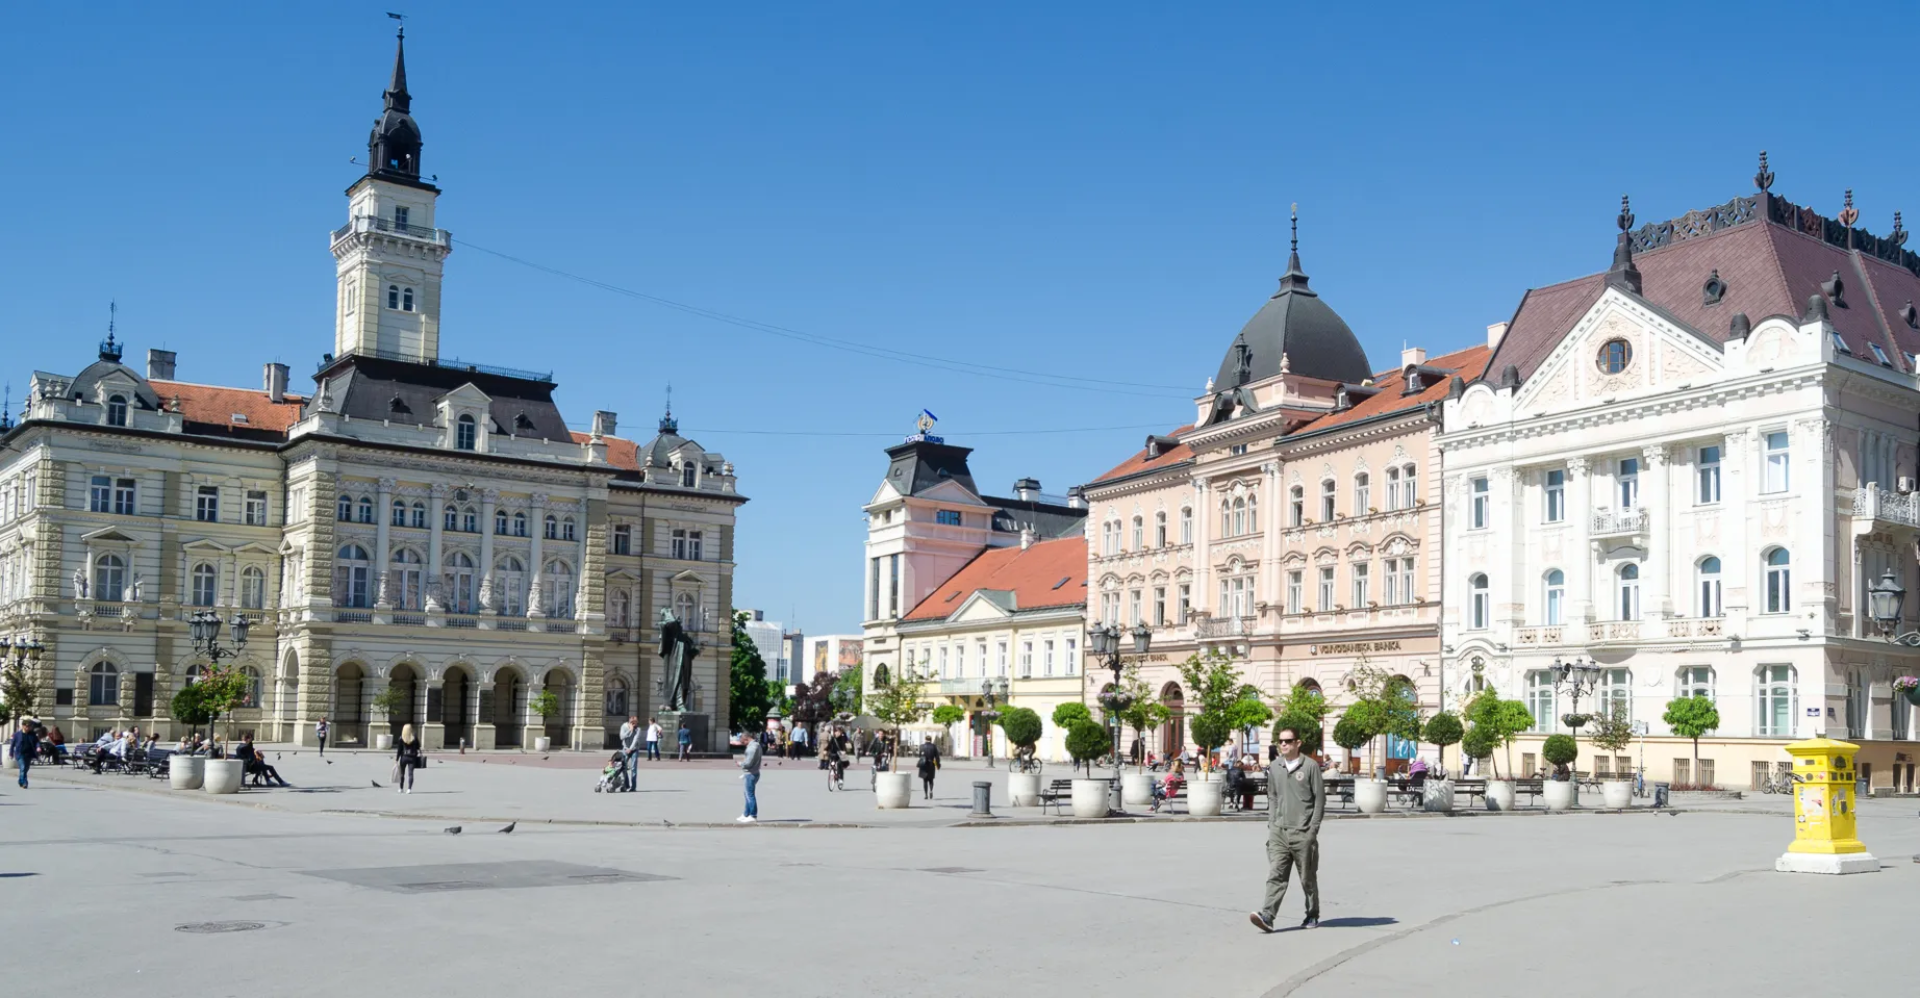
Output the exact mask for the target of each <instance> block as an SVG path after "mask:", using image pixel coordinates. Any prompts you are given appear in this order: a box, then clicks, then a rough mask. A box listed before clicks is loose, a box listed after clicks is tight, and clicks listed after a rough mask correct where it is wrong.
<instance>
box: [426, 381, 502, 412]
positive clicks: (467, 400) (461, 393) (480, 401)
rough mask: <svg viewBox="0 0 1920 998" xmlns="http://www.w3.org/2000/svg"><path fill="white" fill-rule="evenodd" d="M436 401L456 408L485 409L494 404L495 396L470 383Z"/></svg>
mask: <svg viewBox="0 0 1920 998" xmlns="http://www.w3.org/2000/svg"><path fill="white" fill-rule="evenodd" d="M434 401H435V402H440V403H444V404H446V405H449V406H452V407H454V408H467V407H479V408H485V407H487V406H489V405H491V404H493V396H491V395H488V394H487V393H486V392H483V391H481V390H480V389H478V388H475V387H474V385H473V382H471V381H469V382H467V383H466V384H463V385H461V386H460V387H458V388H455V389H454V390H453V391H450V392H448V393H446V394H445V395H442V396H440V397H439V398H437V399H434Z"/></svg>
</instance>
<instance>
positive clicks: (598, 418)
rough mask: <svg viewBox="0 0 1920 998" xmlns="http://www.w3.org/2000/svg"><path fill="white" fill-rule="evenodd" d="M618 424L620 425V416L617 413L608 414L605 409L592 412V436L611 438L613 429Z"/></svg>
mask: <svg viewBox="0 0 1920 998" xmlns="http://www.w3.org/2000/svg"><path fill="white" fill-rule="evenodd" d="M619 424H620V416H619V414H618V413H612V412H608V411H607V410H605V409H595V410H594V412H593V435H594V436H596V437H610V436H613V428H614V427H615V426H618V425H619Z"/></svg>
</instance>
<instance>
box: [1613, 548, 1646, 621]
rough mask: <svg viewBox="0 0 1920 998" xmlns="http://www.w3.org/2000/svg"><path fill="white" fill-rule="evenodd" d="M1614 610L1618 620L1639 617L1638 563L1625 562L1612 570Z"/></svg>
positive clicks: (1637, 618) (1636, 618)
mask: <svg viewBox="0 0 1920 998" xmlns="http://www.w3.org/2000/svg"><path fill="white" fill-rule="evenodd" d="M1613 584H1614V594H1615V601H1614V610H1615V611H1616V612H1618V613H1619V614H1620V616H1619V617H1618V618H1617V619H1619V620H1639V619H1640V612H1641V607H1640V563H1639V562H1633V561H1630V562H1627V563H1626V564H1624V565H1621V566H1620V567H1619V568H1617V569H1615V570H1614V572H1613Z"/></svg>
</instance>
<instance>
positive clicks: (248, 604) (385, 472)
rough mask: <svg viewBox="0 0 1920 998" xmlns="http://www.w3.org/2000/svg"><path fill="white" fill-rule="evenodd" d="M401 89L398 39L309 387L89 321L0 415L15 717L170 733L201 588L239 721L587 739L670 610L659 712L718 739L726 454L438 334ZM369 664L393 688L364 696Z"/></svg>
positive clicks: (439, 244)
mask: <svg viewBox="0 0 1920 998" xmlns="http://www.w3.org/2000/svg"><path fill="white" fill-rule="evenodd" d="M410 104H411V97H410V95H409V93H408V90H407V83H406V70H405V62H404V54H403V53H401V54H396V57H395V62H394V71H393V79H392V83H391V85H390V86H389V88H388V89H387V91H386V94H385V107H384V110H383V113H382V116H381V117H380V119H379V120H378V121H377V123H376V124H375V127H374V131H373V135H372V137H371V139H370V141H369V153H370V163H371V166H370V168H369V170H368V173H367V175H366V176H364V177H361V178H359V179H358V180H357V181H355V183H354V184H353V185H352V186H351V187H350V188H349V189H348V191H347V197H348V204H349V207H348V220H347V223H346V224H345V225H343V226H342V227H340V228H339V229H337V230H335V231H334V232H333V234H332V239H331V248H332V253H333V257H334V261H335V270H336V280H337V285H338V291H339V293H338V298H337V309H336V314H335V329H336V332H335V340H334V347H333V352H331V353H328V354H326V355H325V357H324V358H323V360H322V362H321V363H320V365H319V368H318V371H317V373H316V374H315V376H314V379H315V388H314V390H313V391H312V392H310V393H307V394H305V395H300V394H295V393H293V392H291V391H289V387H288V376H289V371H288V369H287V368H286V366H284V365H280V364H268V365H266V367H265V373H264V376H263V379H262V385H261V387H259V388H228V387H216V386H209V385H202V384H196V383H193V382H190V381H183V380H180V379H179V378H177V377H176V365H177V363H178V358H177V357H176V355H175V354H173V353H172V352H169V351H161V350H154V351H150V353H149V356H148V363H147V370H146V372H145V374H144V375H143V374H142V373H140V372H137V371H135V370H134V369H133V368H131V367H129V366H127V365H126V364H124V363H122V351H123V348H122V346H121V345H120V343H119V342H118V341H117V340H116V339H115V338H114V336H113V334H112V333H111V331H110V333H109V337H108V340H107V341H106V342H105V343H103V344H102V345H101V348H100V351H99V355H98V359H97V360H96V361H95V362H94V363H92V364H90V365H89V366H87V367H86V368H85V369H84V370H82V371H81V372H80V373H78V374H77V375H59V374H52V373H48V372H35V373H34V375H33V378H32V382H31V386H30V391H29V397H28V399H27V401H26V404H25V406H24V409H23V411H22V413H21V418H20V420H19V422H18V423H17V424H7V423H3V422H0V429H3V430H4V432H3V433H0V636H4V637H7V638H11V639H20V640H29V639H34V640H39V641H40V642H42V643H43V644H44V645H45V648H46V651H45V654H44V657H43V659H42V661H41V662H40V664H39V667H38V668H37V670H36V673H35V676H34V678H35V680H36V681H37V683H38V684H39V686H40V688H41V692H42V698H41V702H40V711H41V715H42V718H43V719H44V720H46V721H47V722H48V723H49V724H59V725H61V726H63V727H64V728H65V729H66V731H67V733H68V735H69V737H75V738H86V737H91V736H92V735H93V734H94V733H96V732H98V731H100V730H103V729H106V728H110V727H113V728H118V727H126V726H129V725H134V726H138V727H140V728H142V729H143V730H144V729H158V730H160V731H161V732H162V733H163V734H165V733H170V732H171V730H172V729H173V727H174V725H173V722H172V720H171V717H170V712H169V700H170V698H171V696H172V694H173V693H175V692H176V691H178V689H180V687H181V685H182V684H183V683H185V682H188V681H190V677H191V676H192V674H193V673H194V671H195V670H196V669H198V668H200V667H202V665H203V660H202V659H200V658H199V657H198V655H197V654H196V652H195V650H194V648H193V647H192V646H191V643H190V642H189V640H188V638H187V618H188V617H189V616H191V615H192V614H195V613H199V612H203V611H207V610H212V611H214V612H217V613H219V614H220V616H222V617H223V618H228V617H231V616H232V615H233V614H234V613H241V614H245V615H246V616H248V617H249V618H250V619H252V620H254V621H255V626H254V627H253V630H252V637H251V640H250V641H249V643H248V645H247V647H246V648H245V649H243V650H242V651H241V653H240V655H239V658H238V663H239V664H240V666H241V667H242V668H244V669H245V670H246V671H247V674H248V675H249V676H250V677H251V679H252V691H251V696H250V698H249V702H248V703H247V705H246V706H245V707H244V708H243V709H242V710H241V711H240V712H239V721H240V723H241V726H242V727H243V728H245V729H248V730H253V731H255V732H256V733H257V734H258V736H259V737H261V738H264V739H269V740H284V741H292V742H296V743H301V744H305V743H309V742H310V741H311V740H312V737H313V726H314V724H315V723H316V722H317V721H319V720H320V719H321V718H322V717H326V718H328V719H329V720H330V722H331V724H332V729H333V738H334V740H335V741H336V743H339V742H346V743H349V744H351V743H354V742H365V741H366V740H368V739H370V738H371V736H372V734H373V733H374V731H375V729H378V730H381V731H384V730H388V728H389V727H393V728H397V727H398V726H399V725H400V724H402V723H405V722H408V721H411V722H413V723H416V724H418V725H420V726H422V727H423V729H424V733H425V738H426V740H427V742H428V744H430V745H443V744H444V745H446V746H448V747H453V746H456V745H459V744H461V743H463V742H464V743H465V744H468V745H472V746H476V747H479V748H491V747H495V746H514V745H523V744H530V743H531V739H532V738H534V737H538V736H540V735H542V734H544V735H546V736H548V737H550V738H552V739H553V741H554V743H555V744H556V745H570V746H574V747H580V748H596V749H597V748H599V747H601V746H602V745H603V744H605V742H606V740H607V738H608V737H609V733H610V732H612V731H613V730H614V729H616V728H617V727H618V725H619V723H620V722H621V721H622V720H624V719H625V717H626V716H627V715H628V714H629V713H648V714H650V713H653V712H655V711H657V710H660V709H661V708H663V707H664V706H665V691H666V689H665V685H664V679H665V678H666V677H664V676H662V675H661V669H660V659H659V658H658V654H657V651H658V650H657V648H656V646H655V645H656V635H657V631H656V630H655V627H656V625H657V623H658V621H659V616H660V613H661V611H662V610H664V609H668V608H671V609H672V610H673V611H674V612H675V613H676V614H677V615H678V616H679V617H680V618H681V619H682V620H683V621H685V622H686V624H687V625H688V627H689V628H690V629H691V630H692V631H693V632H694V634H695V636H696V638H697V639H699V640H700V641H701V643H702V644H703V645H705V646H706V648H705V650H704V652H703V653H702V654H701V655H700V656H699V657H697V658H696V659H695V666H694V670H693V677H692V678H693V684H692V691H693V692H692V702H691V703H690V704H689V705H688V707H687V710H686V711H685V712H684V713H683V714H680V713H676V714H674V715H671V718H672V720H673V721H676V722H677V721H678V720H679V719H681V718H682V717H684V718H685V719H686V720H687V722H688V724H689V726H690V727H691V728H693V729H694V733H695V736H696V744H697V745H699V746H700V747H702V748H718V747H721V746H723V745H724V736H725V734H726V732H725V724H726V718H727V690H728V685H727V671H726V670H727V665H726V663H727V661H728V650H727V648H726V644H727V633H728V632H727V622H728V621H729V619H730V615H731V606H732V595H733V594H732V580H733V564H734V562H733V558H734V553H733V536H734V534H733V528H734V518H735V513H736V511H737V509H738V507H739V506H740V505H741V504H742V503H744V502H745V501H746V500H745V497H743V496H741V495H739V494H738V493H737V492H736V491H735V478H734V474H733V467H732V465H730V464H728V463H727V462H726V461H725V460H724V458H722V457H721V456H720V455H719V454H715V453H711V452H708V451H706V450H704V449H703V448H701V447H700V445H699V444H698V443H696V442H694V441H691V440H688V439H686V438H684V437H682V436H680V434H679V432H678V427H677V424H676V423H675V421H674V419H673V417H672V415H671V413H669V414H668V415H667V416H666V417H665V418H663V419H661V420H660V423H659V427H658V432H657V434H656V435H655V436H654V437H653V438H652V439H651V440H650V441H647V442H644V443H639V442H636V441H633V440H630V439H623V438H620V437H618V436H616V435H615V430H616V421H615V416H614V414H613V413H612V412H606V411H602V412H597V413H595V414H594V417H593V423H592V428H591V431H590V432H586V433H581V432H576V431H572V430H569V429H568V428H567V426H566V424H565V422H564V420H563V418H562V416H561V413H560V410H559V408H558V407H557V406H556V404H555V403H554V399H553V394H554V390H555V384H554V381H553V378H552V376H551V375H550V374H544V373H536V372H527V371H515V370H510V369H505V368H494V367H488V366H484V365H479V364H469V363H466V362H464V361H458V360H453V359H451V358H447V357H444V356H442V355H441V353H440V334H441V329H440V321H439V317H440V303H441V278H442V274H443V266H444V262H445V260H446V258H447V255H448V253H449V252H450V250H451V248H452V245H453V244H452V240H451V238H450V236H449V234H448V233H447V231H446V230H444V229H441V228H438V227H437V223H436V219H435V217H434V212H435V204H436V201H437V198H438V196H439V193H440V192H439V189H438V188H437V187H435V186H434V185H433V184H431V183H429V182H427V181H425V180H422V179H421V173H420V132H419V128H418V126H417V124H416V123H415V121H414V119H413V118H412V116H411V113H410ZM389 686H400V687H402V688H404V689H406V690H407V691H408V697H407V701H408V702H409V704H410V706H409V707H407V708H406V709H404V710H402V711H399V712H396V714H395V715H394V716H391V717H376V716H375V715H374V714H373V713H372V712H371V710H370V704H371V702H372V700H373V698H374V696H375V694H376V693H377V692H379V691H380V690H382V689H384V688H386V687H389ZM542 689H545V690H551V691H553V692H554V693H555V694H556V695H557V699H558V702H559V710H558V712H557V713H555V714H551V715H546V716H542V715H539V714H537V713H535V712H534V710H533V706H532V705H533V703H534V702H535V694H536V693H537V692H538V691H540V690H542Z"/></svg>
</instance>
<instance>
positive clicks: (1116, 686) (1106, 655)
mask: <svg viewBox="0 0 1920 998" xmlns="http://www.w3.org/2000/svg"><path fill="white" fill-rule="evenodd" d="M1121 633H1122V632H1121V630H1120V628H1119V626H1118V625H1115V624H1107V625H1105V626H1101V625H1098V624H1096V625H1094V626H1093V627H1091V628H1088V629H1087V647H1088V649H1089V650H1091V651H1092V652H1093V654H1094V655H1095V656H1097V657H1098V658H1099V659H1100V660H1101V665H1102V666H1103V667H1105V668H1108V669H1112V670H1113V693H1112V694H1111V695H1110V696H1103V697H1102V698H1101V706H1102V707H1105V708H1106V711H1107V717H1108V718H1109V719H1110V720H1111V721H1112V723H1113V785H1112V787H1110V788H1109V790H1108V794H1107V801H1108V803H1107V809H1108V810H1109V811H1112V812H1114V813H1116V814H1117V813H1120V812H1123V811H1125V810H1126V805H1125V803H1124V802H1123V801H1122V799H1121V796H1120V713H1121V712H1122V711H1124V710H1126V709H1127V708H1129V707H1131V706H1133V698H1132V697H1131V696H1129V695H1128V694H1127V693H1126V691H1124V690H1122V689H1121V688H1120V670H1121V668H1122V663H1121V655H1120V649H1121V645H1120V637H1121ZM1132 634H1133V651H1134V654H1136V655H1143V656H1144V655H1145V654H1146V653H1147V648H1148V647H1149V646H1150V645H1151V644H1152V643H1153V629H1152V628H1150V627H1148V626H1147V625H1146V624H1144V623H1140V624H1135V625H1133V631H1132Z"/></svg>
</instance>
